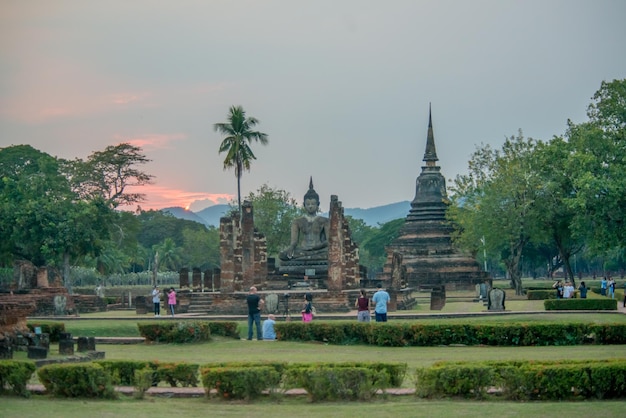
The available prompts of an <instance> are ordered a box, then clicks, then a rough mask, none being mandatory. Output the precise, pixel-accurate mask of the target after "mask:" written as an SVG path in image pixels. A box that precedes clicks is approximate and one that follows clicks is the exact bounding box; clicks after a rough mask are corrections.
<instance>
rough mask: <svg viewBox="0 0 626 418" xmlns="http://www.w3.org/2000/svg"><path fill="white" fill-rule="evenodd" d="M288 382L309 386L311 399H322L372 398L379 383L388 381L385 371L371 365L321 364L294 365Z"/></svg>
mask: <svg viewBox="0 0 626 418" xmlns="http://www.w3.org/2000/svg"><path fill="white" fill-rule="evenodd" d="M286 381H287V384H288V385H290V386H293V387H300V388H304V389H306V391H307V393H308V395H309V399H310V400H311V401H313V402H318V401H338V400H341V401H346V400H353V401H356V400H369V399H371V398H372V397H373V396H374V394H375V393H376V390H377V389H378V387H379V384H378V383H380V382H387V381H388V377H387V375H386V374H385V373H384V372H381V371H375V370H373V369H370V368H367V367H356V366H343V365H339V364H336V365H332V366H331V365H318V366H308V367H306V366H303V367H293V368H292V367H290V368H289V369H288V370H287V375H286Z"/></svg>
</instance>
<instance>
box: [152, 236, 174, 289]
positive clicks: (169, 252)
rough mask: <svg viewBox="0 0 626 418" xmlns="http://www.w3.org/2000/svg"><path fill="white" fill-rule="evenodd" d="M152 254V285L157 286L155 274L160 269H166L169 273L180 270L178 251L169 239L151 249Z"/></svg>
mask: <svg viewBox="0 0 626 418" xmlns="http://www.w3.org/2000/svg"><path fill="white" fill-rule="evenodd" d="M152 252H153V254H154V258H153V263H152V285H153V286H154V285H156V284H157V273H158V272H159V271H161V269H163V268H166V269H169V270H170V271H177V270H178V269H179V268H180V260H181V255H180V249H179V248H178V247H176V243H175V242H174V240H173V239H171V238H165V240H164V241H163V242H162V243H160V244H157V245H154V246H153V247H152Z"/></svg>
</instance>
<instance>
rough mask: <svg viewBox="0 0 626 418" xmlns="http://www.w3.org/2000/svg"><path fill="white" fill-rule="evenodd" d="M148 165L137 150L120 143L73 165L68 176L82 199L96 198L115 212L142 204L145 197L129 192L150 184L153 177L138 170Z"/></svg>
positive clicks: (138, 148)
mask: <svg viewBox="0 0 626 418" xmlns="http://www.w3.org/2000/svg"><path fill="white" fill-rule="evenodd" d="M149 161H150V160H149V159H148V158H146V156H145V155H144V154H143V153H142V150H141V148H140V147H136V146H134V145H131V144H127V143H122V144H118V145H111V146H108V147H106V148H105V149H104V151H96V152H94V153H92V154H91V155H90V156H89V157H88V158H87V160H86V161H81V160H78V159H77V160H75V161H73V163H72V164H71V166H69V172H70V175H71V178H72V182H73V186H74V188H75V190H76V191H77V193H79V194H80V195H81V197H82V198H84V199H87V200H90V199H93V198H95V197H99V198H102V199H104V200H105V201H106V202H107V203H108V204H109V205H110V206H111V207H114V208H116V207H118V206H124V205H131V204H133V203H137V202H141V201H143V199H144V197H145V196H144V195H143V194H142V193H137V192H132V191H130V189H135V188H137V187H140V186H144V185H147V184H150V183H151V182H152V179H153V178H154V177H153V176H152V175H150V174H147V173H145V172H144V171H141V170H140V169H139V168H137V166H138V165H140V164H146V163H148V162H149Z"/></svg>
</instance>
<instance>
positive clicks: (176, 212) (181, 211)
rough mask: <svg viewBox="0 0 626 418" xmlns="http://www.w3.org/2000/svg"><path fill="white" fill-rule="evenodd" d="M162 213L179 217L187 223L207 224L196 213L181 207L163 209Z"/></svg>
mask: <svg viewBox="0 0 626 418" xmlns="http://www.w3.org/2000/svg"><path fill="white" fill-rule="evenodd" d="M161 212H166V213H170V214H172V215H173V216H175V217H177V218H178V219H185V220H187V221H194V222H198V223H201V224H206V222H205V221H204V219H202V218H201V217H200V216H198V215H197V214H196V213H194V212H192V211H190V210H187V209H185V208H181V207H179V206H175V207H171V208H165V209H161ZM218 223H219V222H218Z"/></svg>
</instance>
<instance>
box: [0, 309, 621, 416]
mask: <svg viewBox="0 0 626 418" xmlns="http://www.w3.org/2000/svg"><path fill="white" fill-rule="evenodd" d="M446 306H447V307H448V309H450V312H480V311H482V310H484V307H482V306H481V304H478V303H475V302H467V301H458V302H450V303H448V304H447V305H446ZM538 306H540V307H541V309H539V308H538ZM542 308H543V303H542V301H526V300H511V301H509V302H508V303H507V309H510V310H512V311H516V312H524V311H541V310H542ZM417 311H418V312H423V313H425V314H426V313H428V314H432V313H433V312H430V311H428V310H424V311H421V307H418V310H417ZM440 313H441V314H444V315H445V314H446V313H447V312H445V311H444V312H440ZM146 319H150V320H152V319H154V318H152V317H151V316H150V315H140V316H138V315H136V314H135V313H134V311H114V312H106V313H99V314H85V315H81V317H80V318H79V319H75V320H71V319H67V320H64V321H63V322H64V323H65V326H66V330H67V331H68V332H71V333H72V334H73V335H74V336H138V335H139V334H138V330H137V322H139V321H141V320H146ZM180 319H182V318H180ZM347 320H352V319H347ZM397 321H400V319H397ZM412 321H419V322H427V323H432V322H437V323H441V322H446V323H458V322H461V323H500V322H506V323H510V322H523V323H530V322H536V321H539V322H541V323H549V322H559V323H563V322H596V323H624V321H626V315H624V314H619V313H593V314H588V313H584V314H570V313H568V314H562V313H552V312H545V313H543V312H542V313H537V314H522V313H520V314H511V315H488V316H483V315H481V316H478V317H462V318H424V319H417V320H412ZM239 325H240V330H241V332H242V333H243V332H245V327H246V324H245V323H244V322H243V321H240V322H239ZM55 348H56V347H55V344H53V346H52V350H51V353H50V356H51V357H54V356H55V355H58V353H55ZM96 348H97V349H98V350H99V351H104V352H105V356H106V359H111V360H116V359H119V360H123V359H135V360H159V361H186V362H193V363H199V364H205V363H209V362H214V361H219V362H226V361H240V360H251V361H255V360H259V361H262V360H274V361H289V362H306V361H312V362H316V361H317V362H321V361H336V362H342V361H363V362H366V361H374V360H375V361H381V360H382V361H390V362H396V361H398V362H406V363H407V364H408V367H409V373H410V374H409V376H408V377H407V378H406V379H405V382H404V385H403V386H404V387H413V385H414V383H413V378H412V375H413V372H414V370H415V369H416V368H417V367H423V366H429V365H431V364H432V363H434V362H436V361H441V360H449V361H460V360H466V361H480V360H558V359H578V360H585V359H610V358H615V357H622V358H623V357H626V346H600V345H589V346H560V347H456V346H455V347H375V346H366V345H354V346H334V345H326V344H322V343H314V342H310V343H297V342H283V341H276V342H262V341H245V340H243V341H242V340H234V339H227V338H222V337H216V338H214V341H212V342H208V343H199V344H133V345H106V344H98V345H97V347H96ZM15 358H16V359H22V358H23V359H26V354H25V353H22V352H20V353H16V355H15ZM35 381H36V379H35ZM625 408H626V402H613V401H602V402H601V401H585V402H526V403H513V402H504V401H499V400H497V399H495V400H490V401H489V402H484V401H483V402H478V401H476V402H472V401H469V402H468V401H466V400H459V399H452V400H449V399H448V400H432V401H428V400H421V399H417V398H415V397H414V396H403V397H397V398H388V399H377V400H374V401H372V402H367V403H358V404H356V403H343V402H338V403H322V404H311V403H309V401H308V400H307V399H306V398H305V397H298V398H280V399H279V400H271V399H264V400H261V401H258V402H255V403H254V404H246V403H237V402H233V403H229V402H224V401H217V400H208V399H206V398H192V399H166V398H157V397H147V398H146V399H144V400H136V399H132V398H127V397H122V399H119V400H116V401H103V400H95V401H94V400H83V399H54V398H50V397H48V396H42V395H33V396H31V398H30V399H22V398H17V397H12V396H3V397H2V400H1V402H0V416H1V417H7V418H12V417H16V418H17V417H20V418H28V417H34V418H35V417H36V418H39V417H41V414H42V411H45V415H46V416H49V417H67V418H73V417H83V416H84V415H85V414H86V413H87V412H86V411H88V414H89V416H91V417H114V416H120V415H124V416H133V417H160V416H170V415H172V413H175V414H176V415H179V416H184V417H186V418H188V417H189V418H193V417H205V416H207V415H211V416H220V417H221V416H226V417H228V416H232V417H268V416H284V417H292V416H293V417H301V416H307V417H354V416H355V415H375V416H377V417H382V418H385V417H393V418H398V417H409V416H410V417H453V416H458V415H464V416H465V417H481V418H482V417H485V416H496V415H497V416H500V417H522V418H523V417H532V418H537V417H551V416H554V415H558V414H561V415H568V416H573V417H579V416H580V417H585V416H593V415H598V416H603V417H618V416H620V417H621V416H623V415H624V410H625Z"/></svg>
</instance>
